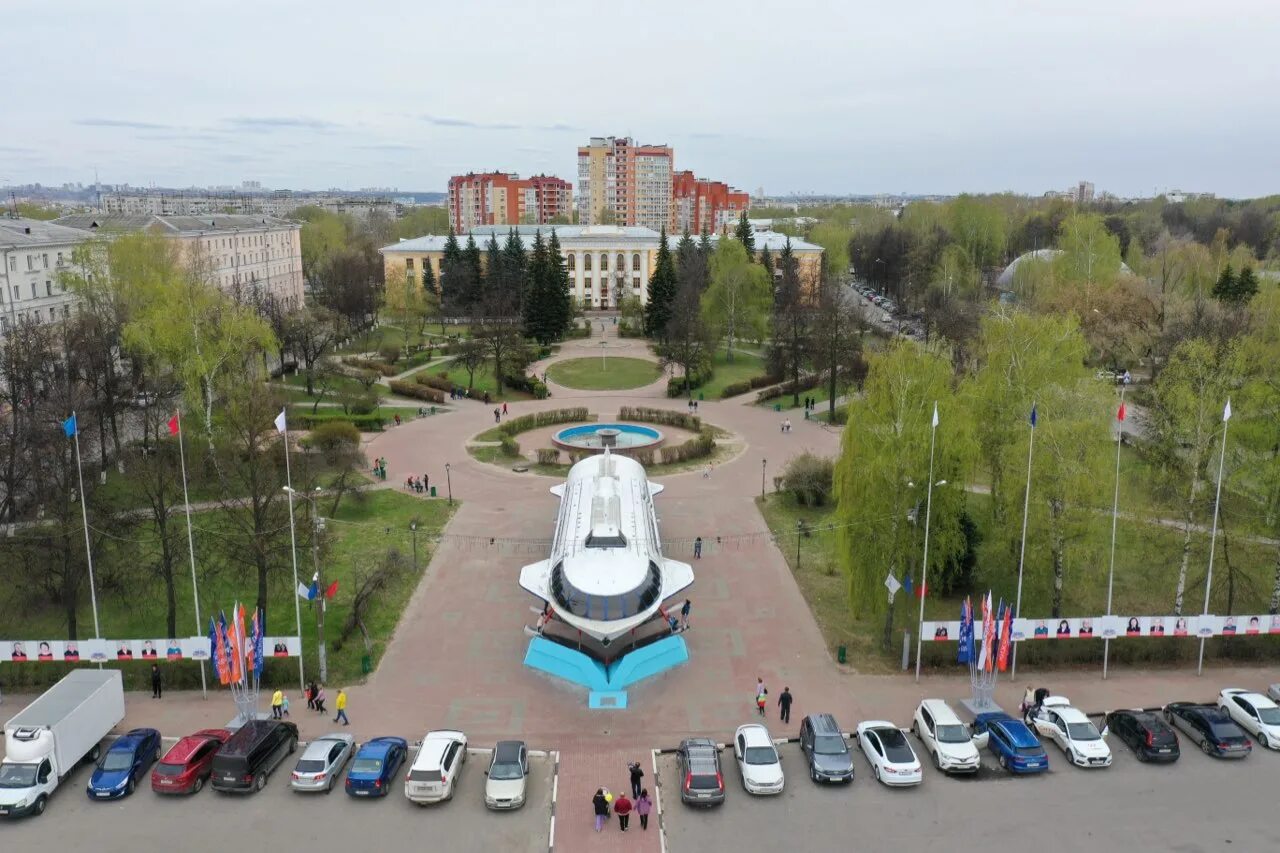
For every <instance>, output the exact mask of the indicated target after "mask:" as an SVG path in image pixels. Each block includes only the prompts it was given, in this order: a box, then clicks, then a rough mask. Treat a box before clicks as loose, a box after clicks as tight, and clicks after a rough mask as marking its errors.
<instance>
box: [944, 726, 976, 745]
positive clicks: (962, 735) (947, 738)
mask: <svg viewBox="0 0 1280 853" xmlns="http://www.w3.org/2000/svg"><path fill="white" fill-rule="evenodd" d="M968 740H969V733H968V732H966V731H965V730H964V726H961V725H957V724H955V723H952V724H950V725H946V726H938V743H966V742H968Z"/></svg>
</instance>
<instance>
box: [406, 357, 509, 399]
mask: <svg viewBox="0 0 1280 853" xmlns="http://www.w3.org/2000/svg"><path fill="white" fill-rule="evenodd" d="M427 372H428V373H430V374H431V375H432V376H439V375H440V374H442V373H443V374H444V375H445V376H446V377H448V379H449V381H450V382H452V383H453V384H454V385H457V386H458V387H459V388H467V387H470V388H471V396H472V397H473V398H474V397H479V398H480V399H484V395H485V392H486V391H487V392H489V396H490V397H492V398H493V399H494V400H496V401H498V402H502V401H503V400H506V401H507V402H511V401H513V400H532V399H533V395H532V394H529V393H527V392H525V391H517V390H515V389H514V388H508V387H506V386H505V385H504V386H503V388H502V393H501V394H499V393H498V382H497V380H496V379H494V377H493V364H492V363H491V362H488V361H486V362H485V363H484V364H482V365H480V366H479V367H477V368H476V372H475V377H474V378H472V377H470V376H469V374H468V373H467V369H466V368H465V367H463V366H462V365H460V364H457V363H456V362H446V363H444V364H440V365H436V366H435V367H430V368H428V369H427ZM445 399H446V400H448V394H446V395H445Z"/></svg>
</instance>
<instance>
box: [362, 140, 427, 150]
mask: <svg viewBox="0 0 1280 853" xmlns="http://www.w3.org/2000/svg"><path fill="white" fill-rule="evenodd" d="M354 147H355V148H356V149H357V150H360V151H417V150H419V149H421V148H422V146H421V145H410V144H408V143H406V142H370V143H367V144H365V145H356V146H354Z"/></svg>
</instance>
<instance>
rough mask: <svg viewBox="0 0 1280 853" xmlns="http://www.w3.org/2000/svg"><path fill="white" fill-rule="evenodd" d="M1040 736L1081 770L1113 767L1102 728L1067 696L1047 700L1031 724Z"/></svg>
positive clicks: (1047, 697)
mask: <svg viewBox="0 0 1280 853" xmlns="http://www.w3.org/2000/svg"><path fill="white" fill-rule="evenodd" d="M1031 724H1032V726H1033V727H1034V728H1035V731H1036V734H1038V735H1039V736H1040V737H1041V738H1047V739H1048V740H1051V741H1053V742H1054V743H1056V744H1057V745H1058V746H1059V747H1060V748H1061V749H1062V752H1063V754H1064V755H1066V756H1067V760H1068V761H1070V762H1071V763H1072V764H1074V765H1076V766H1077V767H1110V766H1111V747H1109V746H1107V741H1106V739H1105V738H1103V736H1102V733H1101V732H1099V731H1098V727H1097V726H1095V725H1094V724H1093V722H1092V721H1091V720H1090V719H1089V718H1088V716H1086V715H1085V713H1084V712H1083V711H1081V710H1079V709H1078V708H1073V707H1071V700H1069V699H1068V698H1067V697H1065V696H1046V697H1045V700H1044V701H1043V702H1042V703H1040V707H1039V710H1037V711H1036V715H1035V717H1034V718H1032V720H1031Z"/></svg>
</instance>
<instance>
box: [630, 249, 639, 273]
mask: <svg viewBox="0 0 1280 853" xmlns="http://www.w3.org/2000/svg"><path fill="white" fill-rule="evenodd" d="M631 271H632V272H640V253H639V252H636V253H635V254H634V255H632V256H631Z"/></svg>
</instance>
